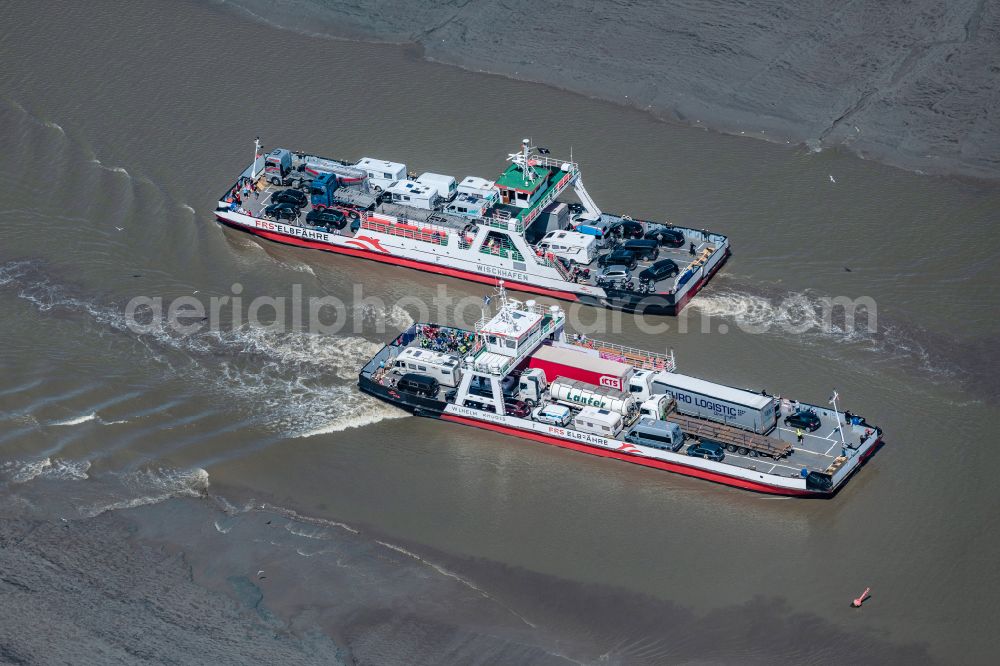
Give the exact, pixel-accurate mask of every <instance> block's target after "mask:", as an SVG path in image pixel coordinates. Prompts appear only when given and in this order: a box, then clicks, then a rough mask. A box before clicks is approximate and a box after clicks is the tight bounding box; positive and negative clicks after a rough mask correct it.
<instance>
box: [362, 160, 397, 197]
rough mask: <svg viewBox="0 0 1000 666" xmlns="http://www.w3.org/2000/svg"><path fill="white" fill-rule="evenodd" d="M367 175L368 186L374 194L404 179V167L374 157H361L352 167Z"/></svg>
mask: <svg viewBox="0 0 1000 666" xmlns="http://www.w3.org/2000/svg"><path fill="white" fill-rule="evenodd" d="M354 166H355V167H357V168H358V169H364V170H365V171H366V172H367V173H368V184H369V185H371V186H372V188H374V190H375V191H376V192H381V191H382V190H386V189H389V186H390V185H392V184H393V183H395V182H396V181H397V180H405V179H406V165H405V164H400V163H399V162H387V161H385V160H379V159H375V158H374V157H362V158H361V159H360V160H358V162H357V163H356V164H355V165H354Z"/></svg>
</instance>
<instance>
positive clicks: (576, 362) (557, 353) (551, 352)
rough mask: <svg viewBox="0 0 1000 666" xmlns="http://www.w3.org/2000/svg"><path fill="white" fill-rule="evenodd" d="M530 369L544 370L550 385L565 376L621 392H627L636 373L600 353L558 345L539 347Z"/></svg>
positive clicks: (628, 366)
mask: <svg viewBox="0 0 1000 666" xmlns="http://www.w3.org/2000/svg"><path fill="white" fill-rule="evenodd" d="M528 367H530V368H538V369H540V370H542V371H543V372H544V373H545V377H546V379H547V380H548V381H549V382H550V383H551V382H553V381H555V380H556V378H557V377H565V378H566V379H575V380H578V381H581V382H586V383H588V384H595V385H597V386H607V387H609V388H613V389H618V390H619V391H622V390H625V389H626V387H627V385H628V379H629V378H630V377H631V376H632V373H634V372H635V368H634V367H632V366H631V365H629V364H627V363H619V362H618V361H612V360H609V359H605V358H601V357H600V356H598V354H597V353H596V352H593V353H590V351H587V350H583V349H579V348H576V347H557V346H554V345H544V346H542V347H539V348H538V349H537V350H536V351H535V353H534V354H532V355H531V358H530V359H529V361H528Z"/></svg>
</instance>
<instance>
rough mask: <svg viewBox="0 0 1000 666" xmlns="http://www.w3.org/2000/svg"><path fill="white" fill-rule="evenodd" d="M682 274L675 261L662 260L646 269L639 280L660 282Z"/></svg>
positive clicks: (641, 272) (640, 274)
mask: <svg viewBox="0 0 1000 666" xmlns="http://www.w3.org/2000/svg"><path fill="white" fill-rule="evenodd" d="M679 272H680V269H679V268H678V267H677V264H676V263H675V262H674V260H673V259H660V260H659V261H657V262H656V263H655V264H653V265H651V266H650V267H649V268H644V269H643V270H642V271H640V272H639V280H641V281H642V282H658V281H659V280H666V279H667V278H672V277H674V276H675V275H677V274H678V273H679Z"/></svg>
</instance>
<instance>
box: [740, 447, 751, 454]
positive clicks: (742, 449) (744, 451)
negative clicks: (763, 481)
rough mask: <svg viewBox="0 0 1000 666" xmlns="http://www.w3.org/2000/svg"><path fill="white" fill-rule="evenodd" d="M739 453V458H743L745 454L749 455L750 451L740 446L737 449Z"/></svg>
mask: <svg viewBox="0 0 1000 666" xmlns="http://www.w3.org/2000/svg"><path fill="white" fill-rule="evenodd" d="M739 452H740V455H741V456H745V455H746V454H748V453H750V449H748V448H747V447H745V446H741V447H740V448H739Z"/></svg>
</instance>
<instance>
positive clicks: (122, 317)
mask: <svg viewBox="0 0 1000 666" xmlns="http://www.w3.org/2000/svg"><path fill="white" fill-rule="evenodd" d="M0 286H5V287H7V288H10V289H12V290H13V291H14V293H16V295H17V296H18V297H20V298H22V299H23V300H25V301H27V302H29V303H31V304H32V305H34V307H35V308H36V309H38V310H39V311H40V312H66V313H69V314H75V315H83V316H86V317H88V318H89V319H90V320H91V321H93V322H95V323H97V324H99V325H101V326H106V327H107V328H109V329H111V330H113V331H115V332H117V333H120V334H122V335H124V336H127V337H128V338H130V339H132V340H133V341H134V342H136V343H137V347H136V351H137V352H138V353H141V354H143V355H144V356H145V357H147V358H151V359H152V360H153V361H156V362H157V363H159V364H161V365H162V366H163V368H164V371H165V372H168V373H170V374H171V375H177V374H180V375H182V376H184V375H186V376H187V377H188V378H189V379H190V380H191V381H192V382H197V383H198V384H199V385H201V386H209V387H212V388H213V389H214V390H215V392H216V393H217V394H218V396H219V398H220V401H221V402H224V403H225V405H226V406H227V407H232V406H236V407H238V408H239V409H243V410H247V411H248V412H250V414H251V419H252V420H255V421H257V422H258V423H260V424H261V425H263V426H264V427H267V428H269V429H275V430H280V431H282V432H283V433H284V434H286V435H289V436H302V435H304V434H309V433H314V434H316V432H317V431H320V430H326V431H328V432H336V431H338V430H343V429H346V428H356V427H361V426H363V425H368V424H369V423H374V422H376V421H377V420H381V419H382V418H391V417H393V416H394V415H395V413H394V412H393V411H391V410H385V409H380V408H377V407H376V401H374V400H372V399H370V398H368V397H367V396H363V395H362V394H361V393H360V392H359V391H358V390H357V388H356V386H355V381H356V378H357V373H358V371H359V369H360V368H361V366H362V365H363V364H364V363H365V362H367V360H368V359H369V358H371V356H372V355H373V354H374V353H375V352H376V351H377V350H378V349H380V348H381V343H375V342H372V341H369V340H367V339H365V338H362V337H359V336H342V335H341V336H338V335H326V334H322V333H312V332H308V331H299V330H290V331H279V330H274V329H273V328H271V327H265V326H251V325H249V324H244V325H242V326H239V327H237V328H231V329H204V330H198V331H195V332H184V331H180V330H177V329H176V328H174V327H170V326H167V325H165V324H163V323H162V322H158V321H157V322H154V321H142V322H140V321H138V320H139V319H140V317H139V316H137V315H134V314H133V313H129V316H126V310H127V306H125V307H122V306H118V305H115V304H104V303H101V302H99V301H97V300H94V299H89V298H85V297H81V296H78V295H77V294H75V293H74V290H73V289H72V288H71V287H69V286H67V285H63V284H58V283H56V282H54V281H53V280H52V278H51V277H50V275H49V272H48V271H46V270H45V269H44V267H43V266H42V265H41V264H40V263H39V262H36V261H29V260H22V261H13V262H8V263H6V264H0ZM397 310H398V311H393V312H390V316H392V317H394V318H396V319H404V318H405V319H407V320H408V318H409V316H408V315H406V314H405V311H404V310H402V308H398V309H397ZM233 398H236V399H235V400H234V399H233ZM366 412H370V413H371V414H375V415H377V417H376V418H373V417H372V416H370V415H369V416H366V415H365V413H366ZM87 416H88V418H87V419H83V418H82V417H77V419H71V420H69V421H67V422H65V425H70V424H71V422H75V423H82V422H85V421H86V420H90V419H91V418H95V419H99V417H98V416H97V415H94V416H92V417H91V416H90V415H87Z"/></svg>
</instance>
